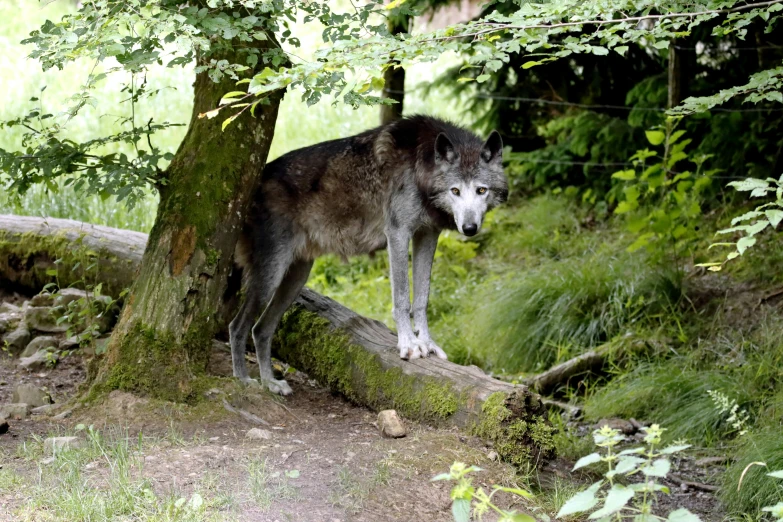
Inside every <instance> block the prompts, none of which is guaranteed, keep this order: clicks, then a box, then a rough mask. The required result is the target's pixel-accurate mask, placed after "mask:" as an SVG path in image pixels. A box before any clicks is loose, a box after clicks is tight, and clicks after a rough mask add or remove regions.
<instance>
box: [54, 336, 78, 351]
mask: <svg viewBox="0 0 783 522" xmlns="http://www.w3.org/2000/svg"><path fill="white" fill-rule="evenodd" d="M80 344H81V339H80V338H79V337H78V336H76V335H74V336H72V337H68V338H67V339H63V340H62V341H60V344H58V345H57V348H58V349H59V350H75V349H76V348H78V347H79V345H80Z"/></svg>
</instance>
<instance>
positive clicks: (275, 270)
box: [229, 116, 508, 395]
mask: <svg viewBox="0 0 783 522" xmlns="http://www.w3.org/2000/svg"><path fill="white" fill-rule="evenodd" d="M502 148H503V144H502V141H501V139H500V135H498V133H497V132H492V133H491V134H490V136H489V138H488V139H487V141H486V142H482V141H481V140H480V138H478V136H476V135H474V134H473V133H471V132H469V131H467V130H465V129H462V128H460V127H457V126H454V125H452V124H449V123H447V122H444V121H441V120H438V119H436V118H431V117H428V116H414V117H411V118H404V119H402V120H399V121H396V122H393V123H390V124H388V125H385V126H381V127H378V128H376V129H372V130H370V131H367V132H364V133H362V134H358V135H356V136H352V137H350V138H344V139H340V140H333V141H328V142H324V143H320V144H318V145H313V146H311V147H306V148H303V149H299V150H295V151H293V152H289V153H288V154H285V155H284V156H281V157H280V158H278V159H277V160H275V161H273V162H271V163H269V164H268V165H267V166H266V168H265V169H264V174H263V177H262V181H261V186H260V187H259V189H258V191H257V193H256V195H255V198H254V203H253V207H252V209H251V211H250V214H249V215H248V216H247V219H246V223H245V226H244V230H243V233H242V237H241V239H240V241H239V244H238V247H237V255H236V260H237V264H239V265H240V266H241V267H243V269H244V270H245V271H246V272H247V276H246V297H245V302H244V304H243V305H242V308H241V309H240V311H239V313H238V314H237V316H236V317H235V318H234V320H233V321H232V322H231V325H230V329H229V332H230V336H231V354H232V358H233V364H234V376H236V377H238V378H239V379H241V380H242V381H244V382H247V383H251V382H255V381H253V380H252V379H250V378H249V377H248V373H247V367H246V365H245V359H244V352H245V342H246V340H247V336H248V334H249V333H250V331H251V327H252V333H253V343H254V344H255V348H256V355H257V357H258V364H259V367H260V372H261V381H262V383H263V384H264V385H265V386H267V387H268V388H269V389H270V390H272V391H273V392H275V393H280V394H282V395H288V394H290V393H291V388H290V387H289V386H288V384H287V383H286V382H285V381H280V380H275V379H274V378H273V376H272V367H271V355H270V352H271V342H272V335H273V334H274V330H275V328H276V327H277V324H278V323H279V321H280V318H281V317H282V315H283V312H284V311H285V310H286V309H287V308H288V306H290V304H291V303H292V302H293V301H294V299H295V298H296V296H297V295H298V294H299V292H300V291H301V289H302V286H304V284H305V282H306V281H307V276H308V274H309V272H310V268H311V267H312V264H313V260H314V259H315V258H317V257H318V256H320V255H323V254H327V253H334V254H338V255H340V256H343V257H344V258H347V257H350V256H354V255H359V254H365V253H372V252H374V251H376V250H379V249H382V248H384V247H387V245H388V250H389V266H390V272H391V274H390V276H391V277H390V278H391V285H392V299H393V305H394V307H393V315H394V320H395V322H396V324H397V336H398V343H397V344H398V348H399V351H400V357H402V358H403V359H415V358H418V357H427V356H428V355H429V354H431V353H434V354H435V355H437V356H438V357H441V358H443V359H445V358H446V354H445V352H444V351H443V350H442V349H441V348H440V347H438V345H437V344H435V342H434V341H433V340H432V338H431V336H430V333H429V327H428V324H427V301H428V299H429V289H430V275H431V272H432V260H433V257H434V255H435V248H436V246H437V243H438V235H439V234H440V231H441V230H443V229H456V230H459V231H460V232H462V233H464V234H466V235H474V234H476V233H477V232H478V230H479V229H480V228H481V225H482V222H483V219H484V215H485V214H486V212H487V211H488V210H490V209H491V208H493V207H495V206H496V205H498V204H500V203H502V202H503V201H505V200H506V197H507V195H508V184H507V182H506V178H505V176H504V174H503V168H502V158H501V155H502ZM411 242H413V291H414V297H413V310H412V311H413V320H414V324H415V325H416V329H417V331H414V329H413V325H412V324H411V302H410V289H409V281H408V247H409V245H410V244H411ZM259 313H261V318H260V319H259V320H258V321H257V322H256V323H255V326H253V321H254V320H255V319H256V317H257V316H258V315H259Z"/></svg>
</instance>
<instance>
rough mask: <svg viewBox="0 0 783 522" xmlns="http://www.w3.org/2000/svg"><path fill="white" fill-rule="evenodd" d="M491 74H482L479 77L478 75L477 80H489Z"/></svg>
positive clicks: (482, 81)
mask: <svg viewBox="0 0 783 522" xmlns="http://www.w3.org/2000/svg"><path fill="white" fill-rule="evenodd" d="M490 78H491V76H490V75H489V74H480V75H479V76H478V77H476V81H477V82H479V83H484V82H485V81H487V80H489V79H490Z"/></svg>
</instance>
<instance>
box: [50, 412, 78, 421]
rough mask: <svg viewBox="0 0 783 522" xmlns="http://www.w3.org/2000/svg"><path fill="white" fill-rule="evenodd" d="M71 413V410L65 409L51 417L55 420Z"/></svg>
mask: <svg viewBox="0 0 783 522" xmlns="http://www.w3.org/2000/svg"><path fill="white" fill-rule="evenodd" d="M71 413H73V410H65V411H63V412H60V413H58V414H57V415H55V416H54V417H52V418H53V419H55V420H63V419H67V418H68V417H70V416H71Z"/></svg>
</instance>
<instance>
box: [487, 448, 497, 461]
mask: <svg viewBox="0 0 783 522" xmlns="http://www.w3.org/2000/svg"><path fill="white" fill-rule="evenodd" d="M487 458H488V459H489V460H498V452H497V451H495V450H492V451H490V452H489V453H487Z"/></svg>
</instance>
